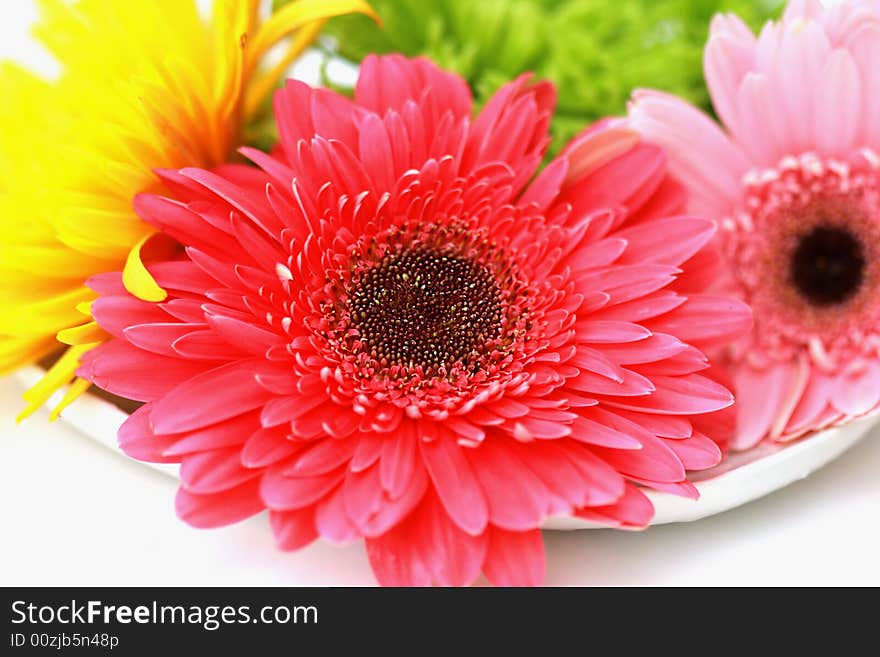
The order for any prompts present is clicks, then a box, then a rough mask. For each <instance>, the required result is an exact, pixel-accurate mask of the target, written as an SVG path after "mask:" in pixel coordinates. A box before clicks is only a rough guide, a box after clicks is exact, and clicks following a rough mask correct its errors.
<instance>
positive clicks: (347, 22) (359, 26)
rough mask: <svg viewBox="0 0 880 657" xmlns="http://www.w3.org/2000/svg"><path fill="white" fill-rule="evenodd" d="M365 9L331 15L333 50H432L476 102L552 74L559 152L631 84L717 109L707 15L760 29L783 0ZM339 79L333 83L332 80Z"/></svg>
mask: <svg viewBox="0 0 880 657" xmlns="http://www.w3.org/2000/svg"><path fill="white" fill-rule="evenodd" d="M371 3H372V5H373V7H374V8H375V9H376V10H377V11H378V13H379V15H380V16H381V17H382V21H383V27H382V28H379V27H377V26H376V25H375V24H373V23H372V22H371V21H370V20H369V19H367V18H365V17H363V16H346V17H342V18H339V19H335V20H333V21H331V22H330V23H329V25H328V28H327V33H328V34H330V35H332V36H333V37H335V38H334V39H333V41H334V42H335V43H334V45H333V48H334V49H335V50H336V52H337V53H338V54H340V55H341V56H342V57H344V58H346V59H350V60H352V61H360V60H361V59H362V58H363V57H364V56H366V55H367V54H369V53H372V52H376V53H387V52H401V53H404V54H406V55H410V56H415V55H427V56H428V57H430V58H431V59H433V60H434V61H435V62H437V63H438V64H439V65H440V66H442V67H444V68H447V69H450V70H453V71H456V72H458V73H459V74H460V75H462V76H463V77H464V78H465V79H467V80H468V82H469V83H470V85H471V87H472V89H473V91H474V95H475V98H476V100H477V102H478V103H482V102H484V101H485V100H486V99H487V98H488V97H489V96H490V95H491V94H492V93H493V92H494V91H495V90H496V89H497V88H498V87H499V86H501V85H502V84H504V83H505V82H507V81H509V80H510V79H511V78H513V77H515V76H516V75H518V74H519V73H522V72H523V71H534V72H535V73H536V74H537V75H538V76H540V77H543V78H548V79H550V80H552V81H553V82H554V83H555V84H556V85H557V87H558V89H559V108H558V113H557V115H556V117H555V119H554V122H553V126H552V131H553V136H554V143H553V146H552V147H551V150H552V151H554V152H555V151H556V150H558V148H559V147H560V146H561V145H562V144H563V143H565V141H567V140H568V139H569V138H570V137H571V136H572V135H574V134H575V133H576V132H577V131H579V130H580V129H581V128H583V126H584V125H586V124H588V123H589V122H591V121H593V120H595V119H597V118H599V117H602V116H607V115H611V114H621V113H622V112H623V111H624V109H625V105H626V100H627V98H628V97H629V94H630V92H631V91H632V89H634V88H636V87H653V88H657V89H664V90H666V91H669V92H672V93H675V94H677V95H680V96H683V97H684V98H686V99H688V100H690V101H692V102H693V103H695V104H697V105H700V106H702V107H704V108H706V109H710V108H709V97H708V93H707V91H706V88H705V85H704V83H703V72H702V51H703V45H704V44H705V42H706V36H707V33H708V26H709V21H710V19H711V17H712V15H713V14H715V13H716V12H719V11H733V12H735V13H737V14H739V15H740V16H741V17H742V18H743V19H744V20H745V21H746V22H747V23H749V24H750V25H751V26H752V27H757V26H760V25H761V23H763V22H764V21H765V20H767V19H768V18H772V17H774V16H775V15H776V14H777V12H778V9H779V6H780V5H781V4H782V0H663V1H662V2H661V1H659V0H615V1H614V2H608V1H607V0H479V1H476V0H371ZM331 82H332V80H331Z"/></svg>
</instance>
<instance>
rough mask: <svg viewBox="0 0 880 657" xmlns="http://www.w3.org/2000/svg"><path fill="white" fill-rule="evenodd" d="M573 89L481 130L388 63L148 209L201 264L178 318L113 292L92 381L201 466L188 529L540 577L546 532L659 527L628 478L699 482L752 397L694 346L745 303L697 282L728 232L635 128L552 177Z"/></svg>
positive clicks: (461, 107)
mask: <svg viewBox="0 0 880 657" xmlns="http://www.w3.org/2000/svg"><path fill="white" fill-rule="evenodd" d="M554 99H555V94H554V90H553V87H552V86H551V85H549V84H546V83H541V84H534V85H533V84H531V83H530V82H529V78H528V76H523V77H521V78H519V79H518V80H516V81H515V82H513V83H511V84H509V85H507V86H506V87H504V88H503V89H501V90H500V91H499V92H498V94H497V95H496V96H495V97H494V98H493V99H492V100H491V101H490V102H489V103H488V104H487V105H486V107H485V109H484V110H483V111H482V113H481V114H480V116H479V117H478V118H476V119H475V120H472V118H471V108H472V104H471V97H470V95H469V92H468V89H467V86H466V85H465V83H464V81H463V80H461V79H460V78H458V77H456V76H454V75H451V74H447V73H444V72H441V71H439V70H438V69H437V68H435V67H434V66H433V65H432V64H431V63H429V62H428V61H426V60H418V59H417V60H407V59H404V58H403V57H400V56H389V57H381V58H376V57H370V58H368V59H367V60H365V61H364V63H363V65H362V69H361V74H360V79H359V82H358V86H357V89H356V93H355V98H354V101H350V100H348V99H346V98H345V97H343V96H340V95H338V94H335V93H333V92H330V91H327V90H322V89H312V88H310V87H308V86H306V85H305V84H302V83H300V82H295V81H290V82H288V83H287V86H286V88H284V89H283V90H281V91H279V92H278V94H277V96H276V99H275V114H276V119H277V122H278V128H279V131H280V135H281V144H280V149H279V151H278V152H277V153H276V154H274V155H272V156H270V155H266V154H264V153H261V152H258V151H254V150H249V149H245V150H244V151H243V152H244V153H245V155H247V156H248V157H249V158H251V159H252V160H253V161H254V162H255V163H256V164H258V165H259V166H260V167H261V169H250V168H248V167H243V166H237V167H234V166H230V167H224V168H223V169H220V170H218V171H214V172H208V171H203V170H198V169H184V170H181V171H179V172H163V173H162V174H161V176H162V178H163V180H164V181H165V183H166V184H167V185H168V187H169V188H170V189H171V190H172V192H173V193H174V194H175V195H176V198H177V200H171V199H168V198H161V197H158V196H152V195H142V196H139V197H138V198H137V199H136V202H135V206H136V209H137V212H138V214H140V216H141V217H143V218H144V219H145V220H146V221H148V222H150V223H151V224H153V225H155V226H157V227H159V228H161V229H162V230H164V231H165V232H166V233H167V234H168V235H170V236H171V237H173V238H175V239H176V240H178V241H179V242H181V243H182V244H184V245H185V246H186V257H185V258H183V259H180V260H177V261H169V262H161V263H158V264H154V265H152V266H150V272H151V273H152V274H153V275H154V276H155V277H156V280H157V282H158V283H159V284H160V285H161V286H162V287H163V288H165V289H166V290H168V299H167V300H166V301H164V302H163V303H159V304H153V303H146V302H143V301H139V300H137V299H135V298H133V297H132V296H130V295H128V294H127V293H126V292H125V291H124V288H123V285H122V282H121V279H120V276H119V275H103V276H98V277H95V278H93V279H92V281H91V286H92V287H93V289H95V290H96V291H97V292H98V293H99V294H100V295H101V296H100V298H99V299H98V300H97V301H96V302H95V303H94V306H93V307H92V312H93V314H94V316H95V318H96V320H97V321H98V322H99V323H100V325H101V326H102V327H104V329H106V330H107V331H108V332H109V333H111V334H112V335H113V336H115V338H116V339H115V340H113V341H111V342H109V343H107V344H105V345H103V346H101V347H99V348H98V349H96V350H94V351H93V352H90V353H89V355H88V356H87V358H86V359H85V361H84V363H83V366H82V368H81V374H82V375H83V376H84V377H86V378H87V379H89V380H90V381H93V382H94V383H95V384H97V385H99V386H100V387H102V388H104V389H106V390H109V391H110V392H113V393H116V394H119V395H123V396H125V397H129V398H132V399H136V400H140V401H144V402H147V403H146V405H144V406H143V407H141V408H140V409H139V410H138V411H137V412H135V413H134V414H133V415H132V416H131V418H130V419H129V420H128V421H127V422H126V423H125V425H124V426H123V427H122V429H121V431H120V434H119V439H120V443H121V445H122V447H123V449H124V450H125V451H126V452H127V453H128V454H130V455H132V456H134V457H135V458H139V459H144V460H150V461H169V462H180V463H181V480H182V485H181V487H180V491H179V494H178V497H177V511H178V513H179V515H180V516H181V517H182V518H183V519H184V520H185V521H187V522H188V523H190V524H192V525H195V526H198V527H213V526H218V525H224V524H227V523H232V522H235V521H237V520H241V519H243V518H246V517H248V516H251V515H253V514H255V513H258V512H260V511H262V510H264V509H267V508H268V509H269V510H270V519H271V525H272V528H273V530H274V532H275V536H276V538H277V542H278V544H279V545H280V546H281V547H282V548H285V549H296V548H299V547H302V546H304V545H306V544H308V543H310V542H311V541H312V540H314V539H315V538H316V537H318V536H320V537H322V538H324V539H327V540H330V541H336V542H343V541H351V540H354V539H358V538H361V537H364V538H365V539H366V546H367V551H368V554H369V559H370V562H371V564H372V567H373V569H374V571H375V573H376V576H377V578H378V580H379V581H380V582H381V583H382V584H395V585H415V584H430V583H432V582H435V583H438V584H444V585H446V584H450V585H452V584H455V585H458V584H466V583H469V582H471V581H473V580H474V579H475V578H476V577H477V576H478V575H479V574H480V572H481V571H482V572H483V573H484V574H485V575H486V577H487V578H488V579H489V580H490V581H491V582H493V583H495V584H504V585H512V584H537V583H540V582H541V581H542V577H543V571H544V554H543V545H542V540H541V534H540V530H539V527H540V526H541V523H542V522H543V521H544V519H545V518H547V517H548V516H551V515H569V514H574V515H577V516H580V517H583V518H587V519H590V520H594V521H598V522H602V523H606V524H608V525H612V526H621V527H641V526H644V525H645V524H646V523H647V522H648V521H649V520H650V518H651V516H652V513H653V509H652V507H651V504H650V502H649V501H648V499H647V498H646V497H645V496H644V494H643V493H642V492H641V491H640V489H639V488H638V487H637V486H636V485H635V484H640V485H645V486H650V487H653V488H656V489H659V490H665V491H672V492H675V493H679V494H682V495H687V496H693V495H695V489H694V487H693V486H692V485H691V484H690V483H688V481H687V480H686V475H685V470H686V469H701V468H706V467H709V466H712V465H714V464H715V463H717V462H718V460H719V459H720V453H719V450H718V448H717V447H716V445H715V444H714V443H713V442H712V441H711V440H709V439H708V438H707V437H706V435H704V434H705V432H707V431H708V430H709V429H710V428H711V427H712V425H713V423H714V424H717V423H718V418H716V417H715V416H714V415H711V414H712V413H713V412H716V411H718V410H719V409H723V408H725V407H728V406H729V405H730V404H731V403H732V401H733V398H732V396H731V395H730V393H729V392H728V390H727V389H726V388H724V387H722V386H721V385H719V384H717V383H715V382H714V381H713V380H712V379H710V378H707V377H706V376H703V374H701V373H699V372H701V371H702V370H704V369H705V368H706V367H707V360H706V357H705V356H704V355H703V352H702V351H701V350H700V349H702V348H707V347H711V346H712V345H715V344H718V343H720V342H724V341H726V340H729V339H731V338H734V337H739V336H740V335H741V334H742V333H743V332H744V331H745V330H747V328H748V325H749V322H750V317H749V312H748V309H747V308H746V307H745V306H744V305H743V304H741V303H739V302H737V301H731V300H729V299H724V298H715V297H710V296H703V295H700V294H693V295H691V294H689V293H692V292H695V291H698V290H699V289H700V288H701V287H705V284H706V280H705V276H704V273H705V266H704V265H705V262H706V261H707V260H710V259H711V256H710V255H709V254H707V252H706V250H705V249H704V245H705V244H706V243H707V242H708V241H709V240H710V238H711V237H712V235H713V233H714V227H713V224H712V223H711V222H709V221H707V220H703V219H694V218H689V217H682V216H678V215H677V214H676V213H677V212H678V210H679V207H680V205H681V203H682V201H683V199H684V197H683V195H682V192H681V189H680V188H679V187H678V186H676V185H675V184H673V183H672V182H670V180H669V179H668V177H667V175H666V171H665V157H664V155H663V153H662V151H661V150H660V149H659V148H657V147H655V146H649V145H643V144H639V143H638V137H637V135H635V133H633V132H632V131H630V130H621V129H607V130H606V129H601V128H600V129H595V130H593V131H590V132H587V133H585V134H584V135H583V136H582V137H581V138H580V139H579V140H577V141H576V142H575V143H574V144H573V145H572V146H571V147H570V148H569V149H568V150H567V151H566V153H565V154H564V155H563V156H561V157H560V158H559V159H557V160H556V161H554V162H553V163H552V164H550V165H549V166H548V167H547V168H545V169H544V170H543V172H542V173H541V174H540V175H539V176H538V177H537V178H535V179H534V180H532V178H533V176H534V174H535V172H536V169H537V168H538V166H539V163H540V162H541V158H542V154H543V152H544V149H545V147H546V146H547V143H548V141H549V139H548V133H547V126H548V122H549V120H550V116H551V113H552V108H553V105H554ZM530 181H531V182H530ZM703 414H707V415H706V417H705V418H704V416H703Z"/></svg>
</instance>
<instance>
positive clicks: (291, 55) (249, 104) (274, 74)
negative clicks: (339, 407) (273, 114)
mask: <svg viewBox="0 0 880 657" xmlns="http://www.w3.org/2000/svg"><path fill="white" fill-rule="evenodd" d="M326 22H327V21H325V20H320V21H315V22H314V23H311V24H309V25H306V26H305V27H304V28H302V29H301V30H298V31H297V33H296V36H294V37H293V41H292V42H291V44H290V48H289V49H288V51H287V53H286V54H285V55H284V57H282V58H281V61H279V62H278V63H277V64H276V65H275V66H273V67H272V68H271V69H269V70H268V71H266V72H265V73H262V74H260V75H258V76H256V77H255V78H254V79H253V80H252V81H251V83H250V84H249V85H248V88H247V92H246V93H245V99H244V115H245V118H247V119H250V118H251V117H252V116H253V115H254V114H255V113H256V112H257V110H258V109H259V108H260V104H261V103H262V102H263V99H264V98H265V97H266V96H268V95H269V94H270V93H271V92H272V90H273V89H274V88H275V85H276V84H277V83H278V80H279V78H281V76H282V75H284V72H285V71H287V69H288V67H289V66H290V64H291V62H293V60H294V59H296V58H297V57H299V56H300V55H301V54H302V52H303V51H304V50H305V49H306V48H308V47H309V44H310V43H312V41H314V40H315V37H317V36H318V34H320V33H321V30H322V29H324V25H325V24H326Z"/></svg>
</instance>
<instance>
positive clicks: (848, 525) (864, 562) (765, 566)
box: [0, 0, 880, 586]
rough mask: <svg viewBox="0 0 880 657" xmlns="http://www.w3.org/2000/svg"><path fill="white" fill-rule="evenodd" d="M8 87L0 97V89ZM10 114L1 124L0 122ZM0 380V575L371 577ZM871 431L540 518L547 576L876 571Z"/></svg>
mask: <svg viewBox="0 0 880 657" xmlns="http://www.w3.org/2000/svg"><path fill="white" fill-rule="evenodd" d="M32 18H33V10H32V3H31V2H29V1H28V0H0V56H2V57H4V58H5V57H10V56H11V57H15V58H16V59H19V60H22V61H26V62H28V63H30V64H33V65H36V66H38V67H40V68H41V69H42V70H44V71H48V70H51V65H50V63H49V62H48V61H47V59H46V58H45V56H44V55H43V54H42V53H41V52H40V50H39V49H38V48H36V47H35V46H34V45H33V44H32V43H31V42H30V41H29V40H28V39H27V37H26V31H27V25H28V23H29V22H30V21H31V20H32ZM0 102H10V99H0ZM0 129H2V130H6V129H10V126H0ZM20 393H21V388H20V386H19V385H18V384H17V383H16V382H15V381H13V380H12V379H5V380H0V585H10V586H11V585H23V586H36V585H96V586H98V585H109V586H112V585H118V586H134V585H154V586H162V585H369V584H373V583H374V580H373V578H372V575H371V573H370V570H369V565H368V563H367V559H366V556H365V555H364V552H363V548H362V546H361V545H360V544H359V543H358V544H354V545H349V546H346V547H336V546H330V545H327V544H323V543H318V544H314V545H312V546H311V547H309V548H307V549H305V550H302V551H300V552H297V553H292V554H291V553H282V552H279V551H277V550H276V549H275V547H274V545H273V541H272V536H271V532H270V530H269V526H268V522H267V519H266V517H265V516H258V517H256V518H253V519H251V520H249V521H247V522H244V523H240V524H238V525H236V526H233V527H228V528H224V529H219V530H207V531H205V530H195V529H191V528H189V527H187V526H186V525H184V524H182V523H181V522H179V521H178V520H177V518H176V517H175V515H174V511H173V499H174V489H175V483H174V481H173V480H171V479H170V478H168V477H166V476H164V475H162V474H160V473H157V472H155V471H153V470H151V469H148V468H146V467H144V466H142V465H140V464H138V463H136V462H133V461H129V460H127V459H125V458H124V457H122V456H120V455H117V454H115V453H113V452H110V451H108V450H106V449H105V448H103V447H101V446H99V445H97V444H95V443H93V442H92V441H91V440H90V439H88V438H86V437H84V436H82V435H80V434H78V433H77V432H76V431H75V430H73V429H71V428H69V427H68V426H66V425H64V424H63V423H54V424H51V423H49V422H48V420H47V417H46V414H45V413H40V414H38V415H37V416H36V417H34V418H32V419H31V420H29V421H27V422H26V423H24V424H22V425H15V423H14V418H15V415H16V413H17V412H18V410H19V409H20V408H21V402H20V400H19V395H20ZM878 473H880V431H878V430H875V431H874V433H873V435H869V436H868V437H867V438H865V439H864V440H863V441H862V443H861V444H859V445H857V446H856V447H855V448H853V449H852V450H850V451H849V452H847V453H846V454H845V455H844V456H842V457H841V458H840V459H838V460H837V461H836V462H834V463H832V464H831V465H829V466H827V467H826V468H824V469H823V470H821V471H819V472H818V473H816V474H814V475H813V476H811V477H810V478H809V479H807V480H804V481H801V482H798V483H796V484H794V485H792V486H790V487H788V488H787V489H785V490H782V491H779V492H777V493H775V494H773V495H771V496H768V497H766V498H764V499H762V500H760V501H758V502H754V503H752V504H749V505H747V506H745V507H742V508H740V509H737V510H734V511H730V512H727V513H724V514H721V515H719V516H715V517H713V518H708V519H705V520H701V521H698V522H694V523H688V524H679V525H666V526H660V527H655V528H650V529H648V530H646V531H643V532H632V533H631V532H617V531H612V530H584V531H579V532H545V542H546V545H547V563H548V567H547V583H548V584H550V585H588V584H602V585H861V584H864V585H874V586H877V585H880V557H878V555H880V529H878V516H880V513H878V511H880V478H878Z"/></svg>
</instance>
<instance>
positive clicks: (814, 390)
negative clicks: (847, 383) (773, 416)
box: [780, 369, 836, 438]
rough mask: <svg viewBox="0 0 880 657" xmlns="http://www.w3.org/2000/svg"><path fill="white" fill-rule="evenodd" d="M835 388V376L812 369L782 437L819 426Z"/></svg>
mask: <svg viewBox="0 0 880 657" xmlns="http://www.w3.org/2000/svg"><path fill="white" fill-rule="evenodd" d="M835 388H836V380H835V378H834V377H832V376H830V375H826V374H822V373H821V372H820V371H818V370H816V369H811V371H810V376H809V378H808V380H807V386H806V388H805V389H804V392H803V394H802V395H801V398H800V400H799V401H798V404H797V406H795V408H794V411H793V412H792V414H791V417H790V418H789V421H788V426H786V427H785V431H784V433H783V434H782V435H781V436H780V437H781V438H785V437H786V435H789V434H800V433H803V432H805V431H811V430H813V429H816V428H818V427H819V425H820V422H819V418H820V417H821V416H823V415H824V414H825V413H826V412H827V411H828V410H829V405H830V404H831V395H832V393H833V392H834V390H835Z"/></svg>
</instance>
